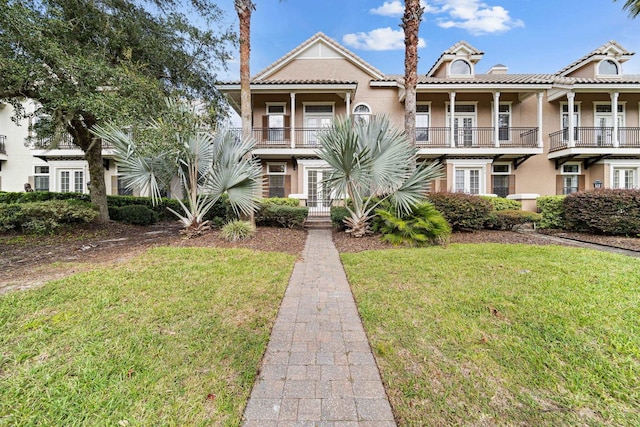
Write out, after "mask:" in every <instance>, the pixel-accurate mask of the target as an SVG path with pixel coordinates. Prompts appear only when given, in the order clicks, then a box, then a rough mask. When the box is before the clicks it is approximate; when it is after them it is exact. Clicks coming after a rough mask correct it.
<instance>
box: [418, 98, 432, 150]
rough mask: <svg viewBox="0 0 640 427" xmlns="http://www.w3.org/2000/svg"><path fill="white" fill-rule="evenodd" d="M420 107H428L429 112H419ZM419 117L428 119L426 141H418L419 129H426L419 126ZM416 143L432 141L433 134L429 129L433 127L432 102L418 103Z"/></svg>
mask: <svg viewBox="0 0 640 427" xmlns="http://www.w3.org/2000/svg"><path fill="white" fill-rule="evenodd" d="M418 106H423V107H427V108H428V110H429V111H427V112H418ZM418 116H422V117H426V118H427V127H426V129H427V131H426V134H427V138H426V139H418V133H417V130H418V129H425V127H424V126H420V127H419V126H418V120H417V118H418ZM415 127H416V141H419V142H429V141H431V132H429V128H430V127H431V101H429V102H418V103H416V126H415Z"/></svg>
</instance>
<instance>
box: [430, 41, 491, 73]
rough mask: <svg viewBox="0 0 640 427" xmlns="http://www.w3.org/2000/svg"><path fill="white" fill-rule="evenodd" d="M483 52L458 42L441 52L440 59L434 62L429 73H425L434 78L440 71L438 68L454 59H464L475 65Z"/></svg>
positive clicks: (465, 43) (463, 42)
mask: <svg viewBox="0 0 640 427" xmlns="http://www.w3.org/2000/svg"><path fill="white" fill-rule="evenodd" d="M483 55H484V52H482V51H479V50H478V49H476V48H475V47H473V46H471V45H470V44H469V43H467V42H466V41H464V40H461V41H459V42H458V43H456V44H454V45H453V46H451V47H450V48H449V49H447V50H445V51H444V52H442V54H441V55H440V57H439V58H438V59H437V60H436V62H435V63H434V64H433V65H432V66H431V68H430V69H429V71H427V77H434V76H435V74H436V73H437V72H438V70H440V68H441V67H442V66H443V65H444V64H446V63H448V62H451V61H453V60H455V59H458V58H464V59H466V60H468V61H469V62H470V63H471V64H474V65H475V64H476V63H477V62H479V61H480V60H481V59H482V56H483Z"/></svg>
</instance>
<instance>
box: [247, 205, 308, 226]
mask: <svg viewBox="0 0 640 427" xmlns="http://www.w3.org/2000/svg"><path fill="white" fill-rule="evenodd" d="M308 215H309V208H307V207H304V206H296V207H293V206H282V205H274V204H263V205H261V206H260V207H259V209H258V211H257V212H256V215H255V220H256V225H261V226H267V227H287V228H296V227H302V226H303V225H304V222H305V220H306V219H307V216H308Z"/></svg>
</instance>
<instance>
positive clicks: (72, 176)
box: [56, 168, 87, 194]
mask: <svg viewBox="0 0 640 427" xmlns="http://www.w3.org/2000/svg"><path fill="white" fill-rule="evenodd" d="M64 172H68V173H69V189H68V190H67V191H63V190H62V174H63V173H64ZM77 172H81V173H82V181H81V182H80V187H79V188H80V191H76V190H77V189H78V185H77V184H78V183H77V181H76V173H77ZM56 177H57V178H58V179H57V185H56V187H57V188H56V190H57V191H59V192H61V193H82V194H83V193H85V187H86V184H87V174H86V172H85V170H84V168H58V169H57V170H56Z"/></svg>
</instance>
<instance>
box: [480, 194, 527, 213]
mask: <svg viewBox="0 0 640 427" xmlns="http://www.w3.org/2000/svg"><path fill="white" fill-rule="evenodd" d="M480 197H482V198H483V199H485V200H488V201H489V203H491V206H493V210H494V211H506V210H510V211H513V210H521V209H522V202H519V201H517V200H511V199H507V198H505V197H491V196H480Z"/></svg>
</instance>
